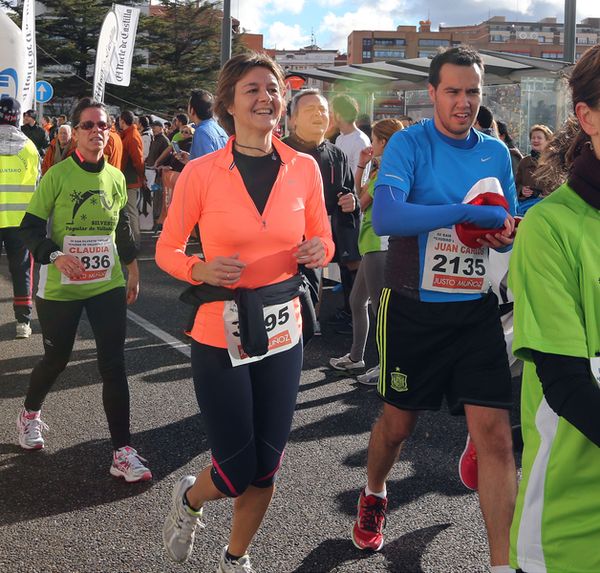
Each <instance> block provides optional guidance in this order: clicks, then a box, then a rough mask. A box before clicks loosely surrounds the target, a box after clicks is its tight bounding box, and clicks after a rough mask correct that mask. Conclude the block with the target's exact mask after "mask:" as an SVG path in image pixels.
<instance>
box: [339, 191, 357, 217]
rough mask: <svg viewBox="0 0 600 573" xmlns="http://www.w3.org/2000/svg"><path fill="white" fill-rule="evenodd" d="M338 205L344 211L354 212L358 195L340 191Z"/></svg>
mask: <svg viewBox="0 0 600 573" xmlns="http://www.w3.org/2000/svg"><path fill="white" fill-rule="evenodd" d="M338 206H339V207H340V209H341V210H342V213H353V212H354V210H355V209H356V197H355V196H354V193H338Z"/></svg>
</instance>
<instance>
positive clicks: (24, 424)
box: [17, 408, 49, 450]
mask: <svg viewBox="0 0 600 573" xmlns="http://www.w3.org/2000/svg"><path fill="white" fill-rule="evenodd" d="M40 414H41V410H37V411H35V412H28V411H27V410H25V408H23V409H22V410H21V411H20V412H19V415H18V417H17V431H18V432H19V445H20V446H21V447H22V448H23V449H24V450H41V449H42V448H43V447H44V438H43V437H42V430H48V429H49V428H48V426H47V425H46V424H45V423H44V422H42V419H41V418H40Z"/></svg>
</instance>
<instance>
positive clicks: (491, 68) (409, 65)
mask: <svg viewBox="0 0 600 573" xmlns="http://www.w3.org/2000/svg"><path fill="white" fill-rule="evenodd" d="M479 52H480V54H481V56H482V59H483V63H484V65H485V84H486V85H488V86H489V85H502V84H510V83H519V81H520V80H521V78H522V77H523V76H536V75H540V74H543V75H555V74H556V73H558V72H560V71H561V70H563V69H564V68H566V67H568V66H571V65H572V64H570V63H569V62H565V61H557V60H546V59H544V58H532V57H530V56H519V55H514V54H505V53H503V52H491V51H489V50H480V51H479ZM430 64H431V59H430V58H411V59H407V60H387V61H382V62H372V63H368V64H350V65H347V66H339V67H334V68H313V69H308V70H303V71H302V72H299V73H298V74H297V75H300V76H304V77H306V78H314V79H317V80H322V81H326V82H331V83H338V82H345V81H355V82H359V83H361V84H367V85H371V86H383V85H389V87H390V88H392V89H405V90H410V89H415V90H418V89H424V88H426V87H427V76H428V73H429V65H430ZM355 85H356V84H355Z"/></svg>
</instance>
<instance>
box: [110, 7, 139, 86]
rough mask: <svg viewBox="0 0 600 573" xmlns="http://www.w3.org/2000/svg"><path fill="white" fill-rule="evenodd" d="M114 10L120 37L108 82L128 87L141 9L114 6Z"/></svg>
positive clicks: (113, 56)
mask: <svg viewBox="0 0 600 573" xmlns="http://www.w3.org/2000/svg"><path fill="white" fill-rule="evenodd" d="M113 10H114V12H115V14H116V16H117V22H118V25H119V36H118V39H117V45H116V46H115V49H114V51H113V55H112V60H111V65H110V70H109V72H108V76H107V78H106V82H107V83H109V84H115V85H117V86H128V85H129V83H130V81H131V61H132V59H133V47H134V45H135V36H136V33H137V26H138V20H139V17H140V9H139V8H134V7H133V6H122V5H121V4H114V5H113Z"/></svg>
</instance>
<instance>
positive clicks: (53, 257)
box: [49, 251, 64, 264]
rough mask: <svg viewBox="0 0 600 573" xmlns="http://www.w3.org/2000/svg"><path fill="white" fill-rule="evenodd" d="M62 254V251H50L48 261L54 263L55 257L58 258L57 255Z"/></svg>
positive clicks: (60, 255)
mask: <svg viewBox="0 0 600 573" xmlns="http://www.w3.org/2000/svg"><path fill="white" fill-rule="evenodd" d="M63 255H64V253H63V252H62V251H53V252H52V253H50V257H49V259H50V263H51V264H52V263H54V262H55V261H56V259H58V257H62V256H63Z"/></svg>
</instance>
